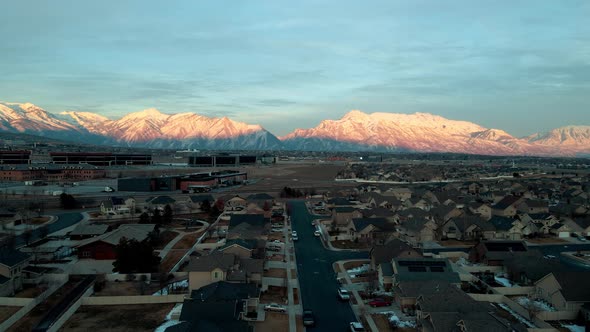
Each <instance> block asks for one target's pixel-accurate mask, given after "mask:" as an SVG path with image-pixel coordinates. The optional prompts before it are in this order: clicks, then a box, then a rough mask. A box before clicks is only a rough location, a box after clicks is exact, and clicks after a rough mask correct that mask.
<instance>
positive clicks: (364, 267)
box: [346, 264, 370, 278]
mask: <svg viewBox="0 0 590 332" xmlns="http://www.w3.org/2000/svg"><path fill="white" fill-rule="evenodd" d="M369 268H370V266H369V264H363V265H361V266H359V267H355V268H354V269H350V270H346V272H348V274H349V275H350V277H351V278H354V277H356V275H357V274H361V273H364V272H368V271H369Z"/></svg>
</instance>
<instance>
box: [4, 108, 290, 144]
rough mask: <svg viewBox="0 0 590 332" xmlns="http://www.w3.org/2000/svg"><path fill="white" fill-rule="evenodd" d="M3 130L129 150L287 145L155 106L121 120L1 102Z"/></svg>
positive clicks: (257, 129)
mask: <svg viewBox="0 0 590 332" xmlns="http://www.w3.org/2000/svg"><path fill="white" fill-rule="evenodd" d="M0 130H5V131H13V132H36V133H38V134H41V135H46V136H51V135H55V134H54V133H55V132H56V131H61V132H63V133H64V134H60V135H59V138H65V136H64V135H65V134H67V135H66V136H68V137H70V138H71V137H75V138H76V139H80V138H81V135H82V137H84V138H85V139H86V140H89V143H94V144H114V143H118V144H122V145H126V146H142V147H169V148H187V147H191V148H210V149H217V148H219V149H222V148H223V149H225V148H235V149H267V148H272V149H278V148H280V146H281V142H280V141H279V140H278V139H277V138H276V137H275V136H274V135H272V134H271V133H270V132H268V131H267V130H265V129H264V128H262V127H261V126H259V125H249V124H245V123H241V122H237V121H233V120H230V119H228V118H226V117H223V118H209V117H206V116H201V115H198V114H194V113H180V114H164V113H161V112H160V111H158V110H157V109H154V108H151V109H146V110H143V111H140V112H134V113H129V114H127V115H125V116H123V117H122V118H120V119H117V120H111V119H108V118H106V117H104V116H101V115H98V114H94V113H88V112H73V111H66V112H62V113H60V114H59V115H58V116H54V115H52V114H50V113H48V112H46V111H45V110H43V109H42V108H39V107H37V106H34V105H32V104H9V103H0Z"/></svg>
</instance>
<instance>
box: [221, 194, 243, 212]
mask: <svg viewBox="0 0 590 332" xmlns="http://www.w3.org/2000/svg"><path fill="white" fill-rule="evenodd" d="M247 205H248V201H247V200H246V199H244V198H242V197H240V196H238V195H236V196H233V197H231V198H229V199H227V200H225V201H224V205H223V206H224V210H225V211H236V210H243V209H245V208H246V206H247Z"/></svg>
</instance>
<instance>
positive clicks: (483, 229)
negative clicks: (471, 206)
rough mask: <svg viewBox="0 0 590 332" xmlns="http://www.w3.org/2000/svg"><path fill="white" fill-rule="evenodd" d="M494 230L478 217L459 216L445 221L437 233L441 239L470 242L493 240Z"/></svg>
mask: <svg viewBox="0 0 590 332" xmlns="http://www.w3.org/2000/svg"><path fill="white" fill-rule="evenodd" d="M495 232H496V229H495V228H494V226H493V225H492V224H490V223H488V222H487V221H485V220H484V219H482V217H480V216H460V217H458V218H453V219H451V220H449V221H447V222H446V223H445V224H444V225H443V226H441V227H440V229H439V230H438V233H439V235H440V237H441V239H443V240H445V239H456V240H461V241H472V240H481V239H493V238H494V236H495Z"/></svg>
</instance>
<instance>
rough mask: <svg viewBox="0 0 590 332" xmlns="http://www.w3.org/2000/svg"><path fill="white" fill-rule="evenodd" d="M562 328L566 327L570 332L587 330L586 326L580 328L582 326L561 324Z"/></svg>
mask: <svg viewBox="0 0 590 332" xmlns="http://www.w3.org/2000/svg"><path fill="white" fill-rule="evenodd" d="M561 327H564V328H566V329H568V330H570V331H571V332H585V331H586V328H585V327H584V326H580V325H569V324H563V323H562V324H561Z"/></svg>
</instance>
